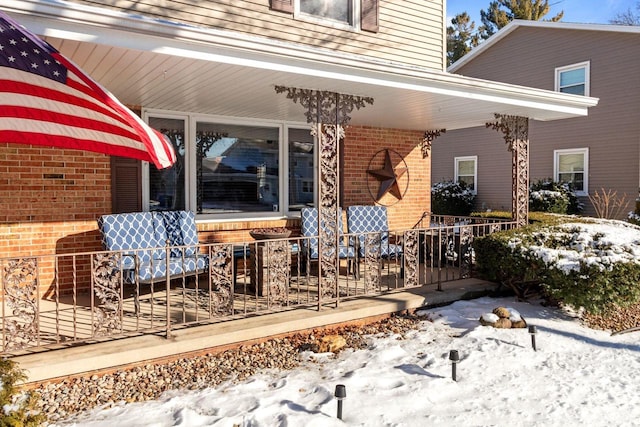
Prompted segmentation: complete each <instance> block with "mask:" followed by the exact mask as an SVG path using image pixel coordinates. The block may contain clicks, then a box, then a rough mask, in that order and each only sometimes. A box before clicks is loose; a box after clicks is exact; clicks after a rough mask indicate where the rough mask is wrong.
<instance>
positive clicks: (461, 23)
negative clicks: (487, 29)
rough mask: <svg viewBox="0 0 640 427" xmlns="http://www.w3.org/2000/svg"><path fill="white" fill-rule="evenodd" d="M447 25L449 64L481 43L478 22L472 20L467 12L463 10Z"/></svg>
mask: <svg viewBox="0 0 640 427" xmlns="http://www.w3.org/2000/svg"><path fill="white" fill-rule="evenodd" d="M451 24H452V25H451V26H449V27H447V66H449V65H451V64H453V63H454V62H455V61H457V60H458V59H460V58H462V57H463V56H464V55H465V54H466V53H467V52H469V51H470V50H471V48H472V47H476V46H477V45H478V43H480V37H479V35H478V34H479V33H478V32H476V31H475V27H476V24H475V22H472V21H471V17H470V16H469V15H468V14H467V12H462V13H460V14H458V15H456V17H455V18H453V19H451Z"/></svg>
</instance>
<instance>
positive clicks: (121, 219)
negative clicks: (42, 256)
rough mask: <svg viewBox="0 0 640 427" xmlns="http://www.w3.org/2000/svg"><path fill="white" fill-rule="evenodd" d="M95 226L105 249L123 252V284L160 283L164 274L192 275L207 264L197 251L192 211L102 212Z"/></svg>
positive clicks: (204, 268)
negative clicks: (108, 213) (105, 213)
mask: <svg viewBox="0 0 640 427" xmlns="http://www.w3.org/2000/svg"><path fill="white" fill-rule="evenodd" d="M98 228H99V230H100V233H101V234H102V245H103V247H104V249H105V250H108V251H119V252H120V253H122V272H123V278H122V279H123V282H124V283H127V284H138V283H139V284H145V283H150V282H160V281H161V280H162V279H166V277H167V276H169V277H170V278H171V277H180V276H182V275H193V274H197V273H200V272H203V271H205V270H206V268H207V267H208V263H209V259H208V257H207V255H205V254H201V253H199V251H198V232H197V230H196V221H195V215H194V214H193V212H189V211H162V212H135V213H124V214H112V215H103V216H101V217H100V218H99V219H98ZM167 244H168V245H169V249H168V255H169V256H168V257H167V248H166V245H167Z"/></svg>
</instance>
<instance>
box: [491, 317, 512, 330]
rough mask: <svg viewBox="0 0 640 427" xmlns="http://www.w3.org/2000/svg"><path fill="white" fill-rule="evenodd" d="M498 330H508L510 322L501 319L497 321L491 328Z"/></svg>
mask: <svg viewBox="0 0 640 427" xmlns="http://www.w3.org/2000/svg"><path fill="white" fill-rule="evenodd" d="M493 327H494V328H498V329H510V328H511V320H509V319H506V318H504V317H501V318H499V319H498V321H497V322H496V324H495V325H494V326H493Z"/></svg>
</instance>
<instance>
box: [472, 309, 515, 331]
mask: <svg viewBox="0 0 640 427" xmlns="http://www.w3.org/2000/svg"><path fill="white" fill-rule="evenodd" d="M479 320H480V324H481V325H482V326H493V327H494V328H499V329H509V328H526V327H527V322H526V321H525V320H524V318H523V317H522V316H521V315H520V313H518V311H517V310H515V309H513V308H510V307H496V308H494V309H493V312H492V313H485V314H483V315H482V316H480V319H479Z"/></svg>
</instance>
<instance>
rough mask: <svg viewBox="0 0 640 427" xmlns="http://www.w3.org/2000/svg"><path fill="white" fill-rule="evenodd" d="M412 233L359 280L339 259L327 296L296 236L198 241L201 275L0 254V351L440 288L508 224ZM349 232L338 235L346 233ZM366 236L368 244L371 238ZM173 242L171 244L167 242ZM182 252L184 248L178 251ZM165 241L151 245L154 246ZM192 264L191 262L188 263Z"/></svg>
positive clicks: (474, 222) (101, 259)
mask: <svg viewBox="0 0 640 427" xmlns="http://www.w3.org/2000/svg"><path fill="white" fill-rule="evenodd" d="M423 222H424V223H423V224H417V225H416V227H415V228H413V229H411V230H404V231H399V232H391V233H390V239H391V240H392V241H394V242H397V243H398V244H399V245H402V248H403V256H400V257H390V258H389V259H382V258H381V257H379V256H378V257H376V255H375V254H376V248H375V247H372V248H367V251H366V252H367V253H368V254H372V255H371V256H368V257H367V258H366V259H360V262H359V263H358V266H357V268H358V269H359V272H360V275H359V278H358V280H356V279H355V278H354V275H353V274H350V273H349V271H348V262H347V260H340V262H339V263H338V264H339V265H338V268H337V281H336V284H335V289H333V291H332V294H331V295H329V296H327V295H326V293H325V292H324V291H321V289H322V287H321V281H322V278H319V277H318V272H319V268H318V266H317V262H314V260H311V259H310V256H309V255H310V254H309V253H308V251H309V249H308V247H309V245H307V244H306V241H305V239H308V238H304V237H297V238H290V239H276V240H267V241H252V242H246V243H239V244H232V243H212V244H203V245H199V251H197V255H196V256H197V257H204V258H206V259H207V263H206V268H204V269H202V270H201V271H199V274H187V273H181V274H177V275H174V276H172V277H165V278H160V279H158V280H151V281H148V282H145V283H140V282H138V281H137V280H136V281H134V282H133V283H127V281H126V280H125V277H126V272H125V271H123V263H122V262H121V260H122V259H123V257H125V256H131V254H129V255H126V254H123V253H119V252H104V251H101V252H83V253H71V254H52V255H38V256H31V257H5V258H0V274H1V276H0V280H1V295H0V297H1V304H2V320H1V330H0V333H1V334H2V349H1V351H2V354H3V355H16V354H23V353H25V352H31V351H38V350H41V349H49V348H58V347H61V346H69V345H77V344H86V343H91V342H96V341H103V340H109V339H115V338H120V337H125V336H130V335H139V334H146V333H156V334H158V333H161V334H163V335H165V336H167V337H168V336H170V335H171V331H172V330H174V329H177V328H184V327H188V326H194V325H202V324H207V323H213V322H224V321H233V320H236V319H240V318H244V317H248V316H256V315H263V314H268V313H273V312H277V311H283V310H292V309H297V308H307V309H309V308H315V309H318V310H320V309H322V308H324V307H331V306H335V305H337V304H339V302H340V301H342V300H346V299H352V298H359V297H363V296H371V295H380V294H384V293H388V292H392V291H398V290H403V289H406V288H410V287H416V286H433V287H434V288H435V289H438V290H440V289H441V286H442V284H443V283H444V282H447V281H452V280H458V279H460V278H464V277H469V276H471V275H472V274H473V266H474V256H473V249H472V246H471V244H472V242H473V239H475V238H478V237H481V236H484V235H487V234H490V233H494V232H497V231H501V230H506V229H510V228H513V227H515V226H516V224H515V222H511V221H500V220H489V219H481V218H468V217H464V218H463V217H445V216H435V215H431V216H430V217H429V218H428V222H427V218H425V221H423ZM350 237H355V236H352V235H349V234H345V238H346V239H348V238H350ZM371 237H372V239H367V241H368V242H369V241H371V242H375V236H371ZM171 249H174V250H175V249H176V248H171ZM177 249H180V250H182V251H183V253H184V251H185V249H186V248H177ZM158 250H160V251H161V250H166V251H168V250H169V248H155V249H154V251H158ZM196 265H197V262H196Z"/></svg>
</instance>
